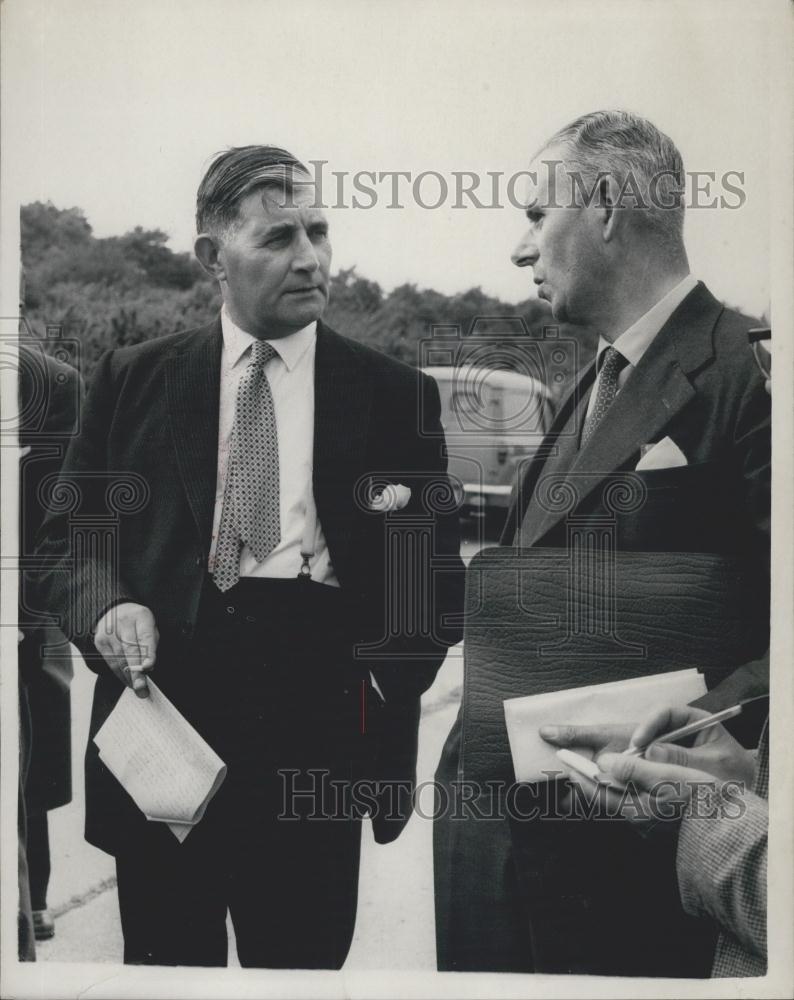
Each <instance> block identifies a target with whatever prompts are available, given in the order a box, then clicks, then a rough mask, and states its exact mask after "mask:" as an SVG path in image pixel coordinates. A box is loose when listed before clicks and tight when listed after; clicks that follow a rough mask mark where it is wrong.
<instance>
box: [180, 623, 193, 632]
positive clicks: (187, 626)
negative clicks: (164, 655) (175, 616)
mask: <svg viewBox="0 0 794 1000" xmlns="http://www.w3.org/2000/svg"><path fill="white" fill-rule="evenodd" d="M192 634H193V626H192V625H191V624H190V622H185V623H184V625H183V626H182V635H192Z"/></svg>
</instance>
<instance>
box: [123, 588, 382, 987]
mask: <svg viewBox="0 0 794 1000" xmlns="http://www.w3.org/2000/svg"><path fill="white" fill-rule="evenodd" d="M158 661H160V662H161V663H162V670H161V671H160V672H158V673H157V681H158V683H160V685H161V687H162V688H163V690H164V692H165V693H166V695H167V696H168V697H169V698H171V700H172V701H173V702H174V703H175V704H176V705H177V707H179V709H180V710H181V711H182V712H183V713H184V714H185V715H186V717H187V718H188V719H190V721H191V722H192V723H193V725H194V726H195V727H196V728H197V729H198V731H199V732H200V733H201V734H202V735H203V736H204V738H205V739H206V740H207V742H208V743H209V744H210V745H211V746H213V748H214V749H215V750H216V751H217V752H218V753H219V754H220V756H221V757H222V758H223V760H224V761H225V762H226V764H227V767H228V772H227V777H226V780H225V781H224V784H223V785H222V786H221V788H220V790H219V791H218V793H217V794H216V796H215V798H214V799H213V800H212V802H211V803H210V805H209V807H208V809H207V812H206V813H205V815H204V818H203V819H202V820H201V822H200V823H199V824H198V825H197V826H196V827H195V828H194V829H193V830H192V831H191V832H190V834H189V835H188V837H187V838H186V839H185V841H184V842H183V843H181V844H180V843H179V842H178V841H177V840H176V838H175V837H174V836H173V835H172V834H171V832H170V831H169V830H168V829H167V828H166V827H165V826H164V825H163V824H160V823H148V824H146V825H145V826H143V827H142V828H141V831H142V832H141V833H140V835H137V834H136V836H135V838H131V839H130V841H129V842H128V843H127V844H125V845H124V846H123V847H122V849H121V850H120V851H119V852H118V853H117V857H116V863H117V875H118V895H119V907H120V910H121V923H122V930H123V933H124V961H125V962H128V963H148V964H162V965H225V964H226V949H227V939H226V923H225V921H226V913H227V909H228V911H229V913H230V915H231V919H232V923H233V926H234V932H235V938H236V942H237V953H238V957H239V960H240V963H241V965H243V966H256V967H269V968H340V967H341V966H342V964H343V962H344V960H345V958H346V956H347V952H348V950H349V947H350V942H351V940H352V936H353V929H354V924H355V913H356V901H357V892H358V863H359V849H360V831H361V824H360V818H359V816H358V815H356V814H355V813H354V812H353V811H352V810H351V809H350V808H347V806H346V804H345V802H344V797H343V796H342V795H341V794H340V792H339V789H340V787H341V786H344V785H345V784H349V783H350V781H351V780H353V778H354V776H355V774H356V773H357V769H358V768H359V767H360V766H361V757H362V753H363V748H362V744H361V740H362V735H361V732H360V721H359V716H358V708H359V703H360V700H359V699H360V688H359V687H358V686H357V678H356V676H355V671H354V667H353V666H352V662H351V658H350V655H349V639H348V635H347V631H346V629H345V628H344V616H343V614H342V610H341V600H340V594H339V592H338V591H336V590H332V589H331V588H328V587H323V586H320V585H317V584H312V583H303V582H302V581H295V582H292V581H289V582H285V581H270V580H243V581H241V582H240V584H238V585H237V586H236V587H234V588H233V589H232V590H230V591H228V592H227V594H225V595H220V594H219V592H218V591H217V589H215V587H214V584H212V583H208V586H207V587H206V588H205V596H204V599H203V601H202V607H201V612H200V617H199V630H198V634H197V636H196V639H195V641H194V642H193V643H192V646H191V653H190V655H186V650H185V649H184V648H181V650H180V655H176V650H175V649H174V648H171V649H169V646H168V640H167V639H166V640H165V641H164V642H163V643H161V649H160V652H159V653H158ZM334 782H335V783H336V784H333V783H334ZM292 792H297V793H298V794H297V795H292V794H291V793H292ZM300 793H304V794H300Z"/></svg>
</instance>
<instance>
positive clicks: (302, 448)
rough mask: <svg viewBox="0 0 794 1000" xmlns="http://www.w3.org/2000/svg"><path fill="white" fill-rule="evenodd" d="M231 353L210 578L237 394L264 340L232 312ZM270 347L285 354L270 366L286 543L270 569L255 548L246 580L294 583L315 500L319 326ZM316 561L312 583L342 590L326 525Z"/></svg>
mask: <svg viewBox="0 0 794 1000" xmlns="http://www.w3.org/2000/svg"><path fill="white" fill-rule="evenodd" d="M221 326H222V328H223V351H222V353H221V375H220V377H221V386H220V389H221V393H220V411H219V418H218V476H217V480H216V487H215V516H214V519H213V525H212V544H211V547H210V559H209V565H210V570H211V569H212V566H213V565H214V562H215V547H216V543H217V538H218V529H219V527H220V523H221V510H222V508H223V493H224V489H225V486H226V468H227V465H228V462H229V446H230V441H231V434H232V426H233V424H234V416H235V410H236V406H237V387H238V385H239V383H240V379H241V378H242V375H243V372H244V371H245V369H246V367H247V366H248V362H249V361H250V355H251V344H252V343H253V342H254V340H255V339H256V338H255V337H253V336H252V335H251V334H250V333H246V332H245V330H241V329H240V328H239V327H238V326H237V325H236V324H235V323H234V321H233V320H232V318H231V316H230V315H229V313H228V312H227V311H226V307H225V306H224V308H223V310H222V312H221ZM268 343H269V344H270V345H271V346H272V347H273V349H274V350H275V351H276V353H277V355H278V356H277V357H275V358H271V360H270V361H268V363H267V365H266V366H265V374H266V375H267V379H268V382H269V383H270V391H271V393H272V394H273V406H274V409H275V414H276V427H277V429H278V467H279V513H280V518H281V541H280V542H279V543H278V545H277V546H276V547H275V549H273V551H272V552H271V553H270V555H269V556H268V557H267V558H266V559H265V560H264V562H258V561H257V559H256V557H255V556H254V554H253V552H251V550H250V548H249V547H248V546H247V545H244V546H243V550H242V553H241V555H240V576H241V577H243V576H257V577H276V578H279V579H292V580H294V579H295V577H297V575H298V571H299V570H300V567H301V562H302V559H301V542H302V540H303V533H304V527H305V522H306V504H307V499H308V500H309V502H310V503H312V504H313V502H314V501H313V497H312V493H311V488H312V472H313V467H314V353H315V347H316V344H317V324H316V323H312V324H310V325H309V326H307V327H304V328H303V329H302V330H298V332H297V333H291V334H289V336H287V337H281V338H278V339H276V340H268ZM314 553H315V554H314V556H313V557H312V559H311V564H310V568H311V574H312V580H314V581H316V582H317V583H325V584H330V585H331V586H333V587H338V586H339V582H338V581H337V579H336V575H335V573H334V570H333V566H332V565H331V562H330V558H329V554H328V546H327V544H326V541H325V536H324V535H323V531H322V527H321V525H320V522H319V520H318V521H317V534H316V537H315V544H314Z"/></svg>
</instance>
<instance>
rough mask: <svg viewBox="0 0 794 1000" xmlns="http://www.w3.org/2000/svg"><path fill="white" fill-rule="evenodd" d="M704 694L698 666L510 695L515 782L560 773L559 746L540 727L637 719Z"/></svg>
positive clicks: (508, 709)
mask: <svg viewBox="0 0 794 1000" xmlns="http://www.w3.org/2000/svg"><path fill="white" fill-rule="evenodd" d="M705 693H706V684H705V681H704V680H703V675H702V674H701V673H698V671H697V670H674V671H671V672H670V673H663V674H651V675H649V676H645V677H632V678H630V679H629V680H622V681H609V682H608V683H606V684H590V685H588V686H586V687H579V688H568V689H567V690H565V691H547V692H544V693H543V694H535V695H528V696H526V697H523V698H508V699H507V700H506V701H505V702H504V703H503V704H504V713H505V722H506V724H507V736H508V739H509V741H510V754H511V756H512V758H513V768H514V770H515V776H516V781H546V780H548V778H549V776H550V773H551V774H554V773H556V774H559V773H560V770H561V769H560V761H559V758H558V757H557V753H556V751H557V748H556V747H555V746H552V745H551V744H550V743H547V742H546V741H545V740H544V739H543V738H542V737H541V735H540V727H541V726H545V725H580V726H586V725H598V724H599V723H609V722H617V723H621V722H622V723H634V722H639V721H640V720H641V719H642V718H643V716H647V715H648V714H650V713H651V712H653V711H654V709H657V708H663V707H664V706H665V705H688V704H689V703H690V702H692V701H694V700H695V699H696V698H700V697H702V695H704V694H705ZM577 749H578V748H577Z"/></svg>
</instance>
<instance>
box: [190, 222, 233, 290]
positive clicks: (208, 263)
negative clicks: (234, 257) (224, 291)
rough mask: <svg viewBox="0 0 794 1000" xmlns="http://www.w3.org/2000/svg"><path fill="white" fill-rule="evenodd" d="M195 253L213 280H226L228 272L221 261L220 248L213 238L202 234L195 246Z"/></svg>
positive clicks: (197, 238)
mask: <svg viewBox="0 0 794 1000" xmlns="http://www.w3.org/2000/svg"><path fill="white" fill-rule="evenodd" d="M193 252H194V253H195V255H196V259H197V260H198V262H199V264H201V266H202V267H203V268H204V270H205V271H206V272H207V274H208V275H209V276H210V277H211V278H215V280H216V281H223V280H224V279H225V278H226V271H225V269H224V266H223V263H222V262H221V259H220V247H219V246H218V244H217V243H216V241H215V240H214V239H213V238H212V237H211V236H209V235H208V234H207V233H200V234H199V235H198V236H197V237H196V242H195V243H194V244H193Z"/></svg>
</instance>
